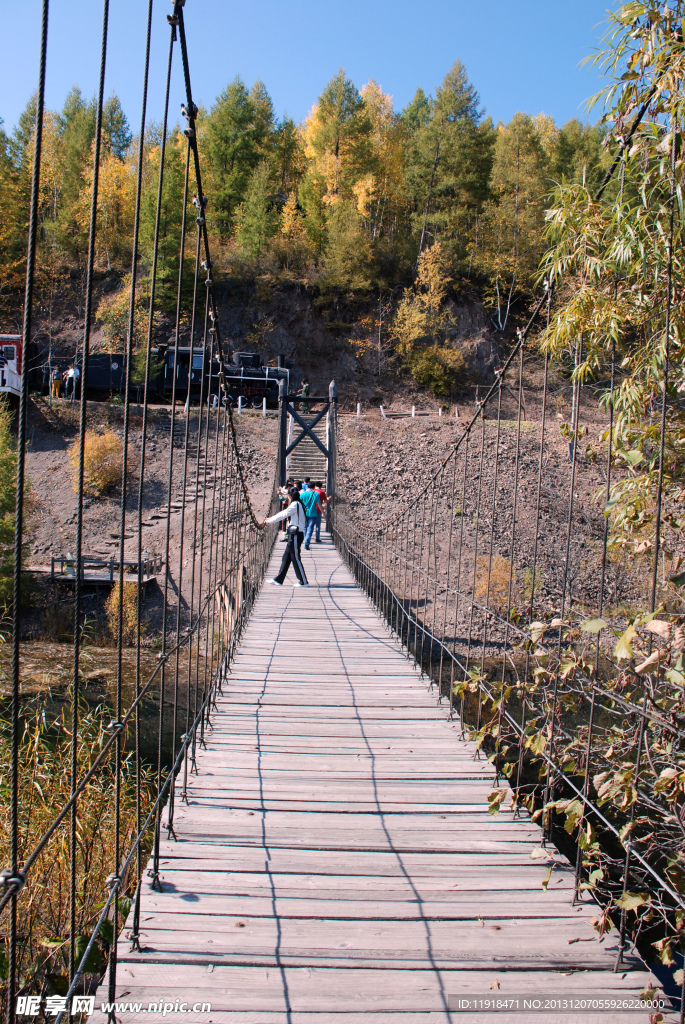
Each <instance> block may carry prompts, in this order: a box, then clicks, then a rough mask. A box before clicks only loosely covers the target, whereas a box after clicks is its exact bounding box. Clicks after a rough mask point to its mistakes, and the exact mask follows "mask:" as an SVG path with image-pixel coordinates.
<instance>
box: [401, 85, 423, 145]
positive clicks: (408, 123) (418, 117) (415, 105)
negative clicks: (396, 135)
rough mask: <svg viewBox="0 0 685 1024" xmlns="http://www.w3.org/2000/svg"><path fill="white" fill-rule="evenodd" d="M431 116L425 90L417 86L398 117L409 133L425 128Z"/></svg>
mask: <svg viewBox="0 0 685 1024" xmlns="http://www.w3.org/2000/svg"><path fill="white" fill-rule="evenodd" d="M430 117H431V103H430V100H429V98H428V97H427V96H426V94H425V92H424V91H423V89H422V88H421V86H419V88H418V89H417V90H416V92H415V93H414V98H413V100H412V101H411V103H408V104H407V106H406V107H405V108H404V110H403V111H402V113H401V114H400V119H401V121H402V123H403V124H404V126H405V128H406V129H407V131H408V132H409V133H410V134H412V135H413V134H414V132H416V131H418V129H419V128H425V126H426V125H427V124H428V122H429V121H430Z"/></svg>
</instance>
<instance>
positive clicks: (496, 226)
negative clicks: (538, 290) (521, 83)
mask: <svg viewBox="0 0 685 1024" xmlns="http://www.w3.org/2000/svg"><path fill="white" fill-rule="evenodd" d="M548 165H549V160H548V157H547V154H546V152H545V149H544V148H543V144H542V141H541V135H540V131H539V128H538V126H537V125H536V123H535V122H534V121H533V119H532V118H531V117H529V116H528V115H527V114H520V113H519V114H515V115H514V117H513V118H512V120H511V121H510V122H509V124H508V125H504V124H501V123H500V124H499V125H498V126H497V138H496V142H495V159H494V163H493V168H492V177H491V181H490V187H491V190H492V200H491V201H490V202H489V203H488V204H487V205H486V209H485V213H484V216H483V218H482V219H481V223H480V228H479V230H480V247H479V250H478V255H477V262H478V263H479V265H480V269H481V270H483V271H484V272H485V274H486V275H487V277H488V278H489V280H490V282H491V286H490V288H486V297H487V298H488V299H489V300H490V302H491V304H492V306H493V307H494V310H495V314H494V317H493V322H494V323H495V326H496V327H497V328H498V329H499V330H504V328H505V327H506V325H507V320H508V317H509V314H510V312H511V309H512V305H513V304H514V303H515V302H516V301H517V299H519V298H521V297H522V296H523V295H525V294H526V293H527V292H528V291H529V290H530V289H531V288H532V287H533V285H534V281H535V278H536V274H537V268H538V264H539V262H540V259H541V257H542V255H543V252H544V225H545V203H546V198H547V196H548V194H549V189H550V184H551V183H550V181H549V177H548Z"/></svg>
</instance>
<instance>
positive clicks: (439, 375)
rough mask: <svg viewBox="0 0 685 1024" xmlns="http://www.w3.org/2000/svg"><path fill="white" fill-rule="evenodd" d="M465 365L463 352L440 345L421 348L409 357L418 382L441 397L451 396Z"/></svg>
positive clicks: (412, 371) (410, 366)
mask: <svg viewBox="0 0 685 1024" xmlns="http://www.w3.org/2000/svg"><path fill="white" fill-rule="evenodd" d="M464 367H465V363H464V357H463V356H462V354H461V352H458V351H456V350H455V349H449V348H441V347H440V346H438V345H432V346H431V347H430V348H424V349H419V350H418V351H415V352H414V353H412V355H411V356H410V357H409V368H410V370H411V373H412V376H413V377H414V379H415V380H416V382H417V383H418V384H420V385H421V386H422V387H424V388H428V390H429V391H432V392H433V394H435V395H437V396H438V397H440V398H449V397H450V393H451V390H452V387H453V386H454V385H456V384H457V383H458V382H459V379H460V376H461V375H462V373H463V371H464Z"/></svg>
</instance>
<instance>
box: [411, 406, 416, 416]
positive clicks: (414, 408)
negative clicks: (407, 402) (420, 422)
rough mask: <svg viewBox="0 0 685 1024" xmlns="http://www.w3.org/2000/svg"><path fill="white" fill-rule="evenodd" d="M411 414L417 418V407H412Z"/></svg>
mask: <svg viewBox="0 0 685 1024" xmlns="http://www.w3.org/2000/svg"><path fill="white" fill-rule="evenodd" d="M411 414H412V417H414V416H416V406H415V405H412V407H411Z"/></svg>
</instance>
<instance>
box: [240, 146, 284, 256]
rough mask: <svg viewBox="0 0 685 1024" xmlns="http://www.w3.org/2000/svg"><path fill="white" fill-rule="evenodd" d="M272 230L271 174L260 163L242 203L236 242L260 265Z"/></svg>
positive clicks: (266, 167)
mask: <svg viewBox="0 0 685 1024" xmlns="http://www.w3.org/2000/svg"><path fill="white" fill-rule="evenodd" d="M275 227H276V215H275V212H274V196H273V188H272V182H271V174H270V171H269V165H268V163H267V161H266V160H263V161H262V162H261V164H259V165H258V166H257V167H256V168H255V169H254V171H253V172H252V176H251V177H250V182H249V184H248V186H247V192H246V194H245V200H244V202H243V203H242V205H241V207H240V210H239V213H238V231H237V238H238V242H239V243H240V245H241V246H242V247H243V249H244V250H245V252H246V253H247V254H248V255H249V256H253V257H255V258H256V259H257V261H258V262H259V259H260V257H261V256H262V253H263V251H264V247H265V246H266V243H267V241H268V240H269V238H270V237H271V236H272V235H273V233H274V230H275Z"/></svg>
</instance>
